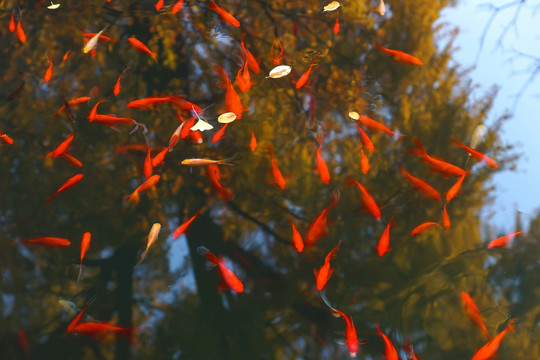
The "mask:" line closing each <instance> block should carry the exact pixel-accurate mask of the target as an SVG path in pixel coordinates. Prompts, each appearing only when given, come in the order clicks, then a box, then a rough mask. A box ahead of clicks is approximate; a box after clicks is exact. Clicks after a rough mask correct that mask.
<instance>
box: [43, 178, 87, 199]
mask: <svg viewBox="0 0 540 360" xmlns="http://www.w3.org/2000/svg"><path fill="white" fill-rule="evenodd" d="M83 177H84V175H83V174H77V175H75V176H73V177H71V178H69V179H68V180H67V181H66V182H65V183H64V184H63V185H62V186H60V188H59V189H58V190H56V192H55V193H54V194H52V195H51V196H49V198H48V199H47V201H45V205H47V204H48V203H49V202H50V201H51V200H52V199H53V198H54V197H55V196H56V195H58V194H60V193H61V192H62V191H65V190H68V189H70V188H72V187H74V186H75V185H77V184H78V183H79V181H81V180H82V178H83Z"/></svg>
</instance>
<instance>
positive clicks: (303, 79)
mask: <svg viewBox="0 0 540 360" xmlns="http://www.w3.org/2000/svg"><path fill="white" fill-rule="evenodd" d="M313 61H315V59H313ZM313 61H312V62H311V65H310V66H309V69H307V71H306V72H305V73H303V74H302V76H300V78H299V79H298V81H297V82H296V88H297V89H300V88H301V87H302V86H304V85H306V83H307V81H308V79H309V74H311V69H312V68H313Z"/></svg>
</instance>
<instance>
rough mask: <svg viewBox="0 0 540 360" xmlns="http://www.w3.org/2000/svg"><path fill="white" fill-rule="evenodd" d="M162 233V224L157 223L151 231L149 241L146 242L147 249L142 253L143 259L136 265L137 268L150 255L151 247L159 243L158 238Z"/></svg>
mask: <svg viewBox="0 0 540 360" xmlns="http://www.w3.org/2000/svg"><path fill="white" fill-rule="evenodd" d="M160 231H161V224H160V223H155V224H153V225H152V228H151V229H150V232H149V233H148V239H147V242H146V249H144V251H143V252H142V254H141V258H140V259H139V261H138V262H137V265H135V266H138V265H139V264H140V263H142V262H143V260H144V258H145V257H146V255H147V254H148V251H149V250H150V246H152V245H153V244H154V243H155V242H156V241H157V238H158V235H159V232H160Z"/></svg>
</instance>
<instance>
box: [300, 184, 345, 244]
mask: <svg viewBox="0 0 540 360" xmlns="http://www.w3.org/2000/svg"><path fill="white" fill-rule="evenodd" d="M338 200H339V193H334V198H333V200H332V203H331V204H330V205H328V207H326V208H325V209H323V211H321V213H320V214H319V215H317V217H316V218H315V220H313V222H312V223H311V224H310V225H309V228H308V231H307V233H306V236H305V237H304V247H305V248H310V247H311V246H313V245H314V244H315V243H316V242H317V241H318V240H319V239H320V238H322V237H324V236H327V235H328V234H329V231H328V225H329V222H328V213H329V212H330V210H332V208H333V207H334V206H336V205H337V203H338Z"/></svg>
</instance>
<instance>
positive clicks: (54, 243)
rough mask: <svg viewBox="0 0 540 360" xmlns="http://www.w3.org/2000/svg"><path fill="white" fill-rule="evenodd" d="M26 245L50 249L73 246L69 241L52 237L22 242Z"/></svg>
mask: <svg viewBox="0 0 540 360" xmlns="http://www.w3.org/2000/svg"><path fill="white" fill-rule="evenodd" d="M22 242H23V243H24V244H25V245H27V246H28V245H42V246H45V247H49V248H55V247H66V246H69V245H70V244H71V242H70V241H69V240H68V239H64V238H58V237H51V236H41V237H37V238H34V239H28V240H22Z"/></svg>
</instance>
